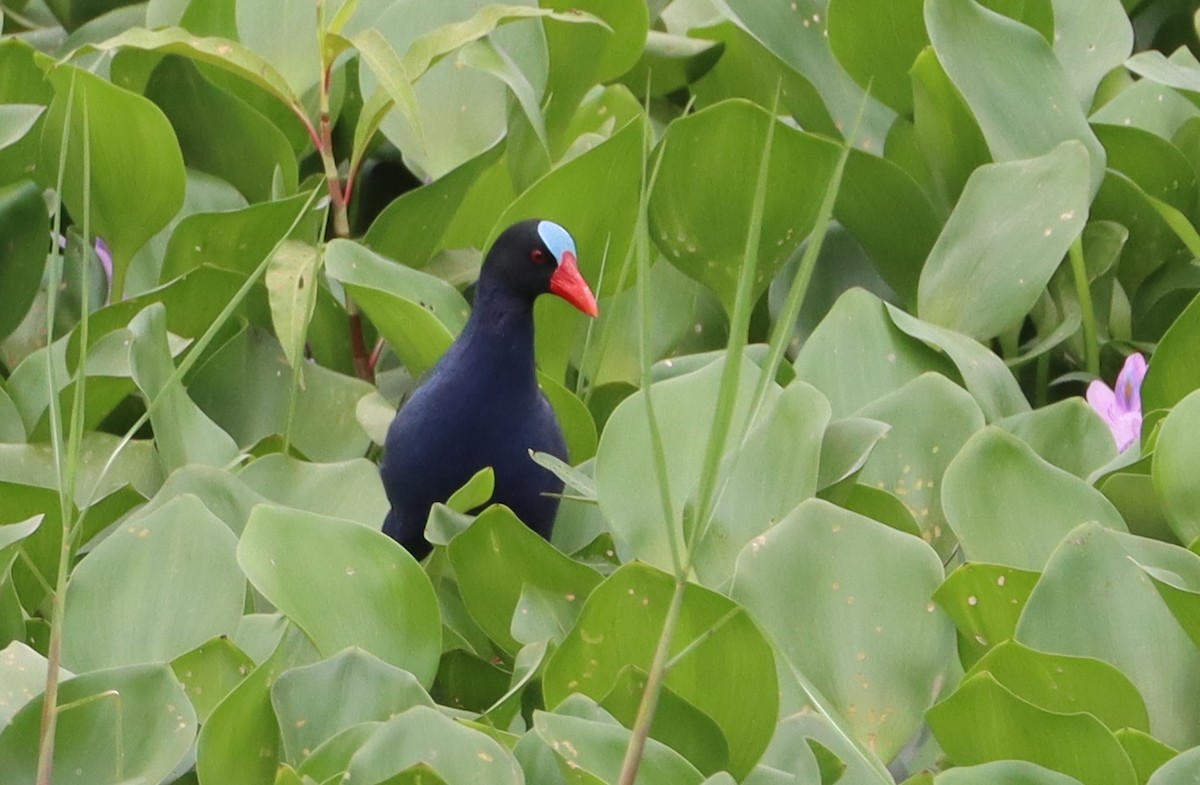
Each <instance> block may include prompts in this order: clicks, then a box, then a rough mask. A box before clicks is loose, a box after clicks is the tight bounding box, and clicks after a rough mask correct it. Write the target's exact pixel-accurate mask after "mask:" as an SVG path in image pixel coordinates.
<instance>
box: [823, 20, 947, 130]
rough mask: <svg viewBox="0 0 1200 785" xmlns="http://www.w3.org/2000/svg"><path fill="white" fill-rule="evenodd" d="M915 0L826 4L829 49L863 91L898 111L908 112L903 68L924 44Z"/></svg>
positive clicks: (925, 36) (908, 86)
mask: <svg viewBox="0 0 1200 785" xmlns="http://www.w3.org/2000/svg"><path fill="white" fill-rule="evenodd" d="M921 6H922V3H921V0H901V1H900V2H892V3H886V4H884V5H879V6H877V5H872V4H871V3H869V2H863V0H833V1H832V2H830V3H829V8H828V14H829V47H830V48H831V49H832V50H833V54H834V56H835V57H837V59H838V62H839V63H840V64H841V66H842V68H845V69H846V72H847V73H848V74H850V75H851V76H853V77H854V80H855V81H856V82H858V84H859V85H861V86H862V87H863V88H864V89H869V90H870V91H871V94H872V95H874V96H875V97H876V98H878V99H879V100H880V101H883V102H884V103H885V104H887V105H888V106H890V107H891V108H892V109H895V110H896V112H897V113H899V114H901V115H910V114H912V110H913V94H912V86H911V84H910V82H909V78H908V75H909V70H910V69H911V68H912V64H913V60H914V59H916V57H917V55H918V54H919V53H920V51H921V49H923V48H924V47H925V46H926V45H928V43H929V36H928V34H927V33H926V32H925V20H924V19H923V18H922V16H921Z"/></svg>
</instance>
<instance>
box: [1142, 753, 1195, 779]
mask: <svg viewBox="0 0 1200 785" xmlns="http://www.w3.org/2000/svg"><path fill="white" fill-rule="evenodd" d="M1196 777H1200V749H1196V748H1193V749H1190V750H1184V751H1183V752H1181V753H1180V754H1179V755H1178V756H1176V757H1174V758H1172V759H1171V760H1169V761H1167V762H1166V763H1164V764H1163V766H1162V768H1161V769H1159V770H1158V771H1156V772H1154V775H1153V776H1151V777H1150V781H1149V782H1148V783H1147V785H1180V783H1186V782H1187V781H1188V780H1189V779H1195V778H1196Z"/></svg>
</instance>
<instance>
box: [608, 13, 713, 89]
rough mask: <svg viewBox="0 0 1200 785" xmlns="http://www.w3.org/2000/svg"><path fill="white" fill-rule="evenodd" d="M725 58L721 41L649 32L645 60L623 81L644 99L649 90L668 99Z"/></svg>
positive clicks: (654, 31)
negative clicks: (647, 89)
mask: <svg viewBox="0 0 1200 785" xmlns="http://www.w3.org/2000/svg"><path fill="white" fill-rule="evenodd" d="M722 54H724V47H723V46H722V45H721V43H720V42H718V41H704V40H702V39H698V38H695V37H692V36H690V35H689V36H682V35H673V34H671V33H664V32H661V31H659V30H653V29H650V30H647V32H646V46H645V48H644V49H643V50H642V56H641V57H640V58H638V61H637V63H636V64H635V65H634V66H633V67H632V68H631V69H629V70H628V71H626V72H625V74H624V75H623V76H622V77H621V81H622V83H624V84H625V86H626V87H628V88H629V90H630V91H631V92H633V93H634V94H635V95H639V96H640V95H644V94H645V92H646V88H647V87H649V88H650V91H651V94H652V95H654V96H662V95H667V94H668V93H672V92H674V91H676V90H679V89H682V88H685V87H687V86H688V85H689V84H691V83H692V82H695V81H696V80H697V79H700V78H701V77H703V76H704V75H705V74H706V73H708V72H709V70H711V69H712V67H713V66H714V65H716V64H717V62H719V61H720V59H721V56H722Z"/></svg>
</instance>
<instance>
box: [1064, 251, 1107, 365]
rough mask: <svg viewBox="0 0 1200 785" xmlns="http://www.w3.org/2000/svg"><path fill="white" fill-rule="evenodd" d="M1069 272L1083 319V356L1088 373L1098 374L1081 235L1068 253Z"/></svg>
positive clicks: (1092, 309)
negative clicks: (1072, 278) (1073, 281)
mask: <svg viewBox="0 0 1200 785" xmlns="http://www.w3.org/2000/svg"><path fill="white" fill-rule="evenodd" d="M1068 257H1069V258H1070V260H1071V272H1072V273H1073V274H1074V277H1075V296H1076V298H1077V299H1078V300H1079V308H1080V310H1081V311H1083V313H1082V317H1083V319H1082V321H1083V356H1084V366H1085V367H1086V368H1087V371H1088V373H1090V374H1093V375H1095V376H1099V375H1100V343H1099V340H1098V338H1097V337H1096V307H1095V306H1094V305H1092V289H1091V286H1089V285H1088V275H1087V264H1086V263H1085V261H1084V258H1083V236H1082V235H1080V236H1079V237H1076V238H1075V242H1073V243H1071V250H1070V252H1069V253H1068Z"/></svg>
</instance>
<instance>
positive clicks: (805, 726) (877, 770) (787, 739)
mask: <svg viewBox="0 0 1200 785" xmlns="http://www.w3.org/2000/svg"><path fill="white" fill-rule="evenodd" d="M793 679H794V677H793ZM785 711H787V709H785ZM818 748H822V749H824V752H822V753H821V760H818V759H817V749H818ZM868 755H870V753H868V752H865V751H864V749H863V748H862V746H861V745H859V746H855V742H854V741H852V740H851V739H850V737H849V736H847V735H846V731H845V730H843V729H842V728H840V727H838V726H836V725H834V723H833V722H832V721H831V720H830V719H829V718H828V717H827V716H825V715H824V714H822V713H818V712H817V711H815V710H813V707H810V706H808V705H807V704H806V705H805V707H804V708H801V709H800V710H799V711H796V712H794V713H791V714H788V715H786V716H784V717H783V719H781V720H780V721H779V725H778V726H776V729H775V737H774V738H773V739H771V746H770V747H768V748H767V751H766V752H765V753H763V758H762V763H761V764H760V765H759V767H758V768H757V769H756V770H755V772H756V774H758V775H759V776H761V777H762V779H757V780H755V779H754V775H751V779H747V780H743V782H745V783H750V785H754V782H758V783H759V784H760V785H785V783H788V784H790V783H804V784H805V785H818V783H820V785H827V779H828V777H832V776H833V775H834V774H835V773H836V769H837V768H839V767H837V766H835V765H834V761H838V762H840V763H841V764H843V767H844V769H845V771H844V772H843V773H842V775H841V777H839V778H838V779H836V780H833V782H838V783H842V784H843V785H852V784H853V785H891V784H892V783H893V780H892V777H891V776H890V775H888V773H887V770H886V769H885V768H884V766H883V764H882V763H881V762H879V761H878V759H876V758H875V757H874V756H873V755H872V756H871V758H870V760H868V758H867V756H868ZM823 766H824V768H823ZM764 769H765V770H764ZM779 772H787V773H788V774H789V775H790V777H789V776H784V777H783V778H778V776H777V775H778V773H779ZM823 775H825V776H823Z"/></svg>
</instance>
